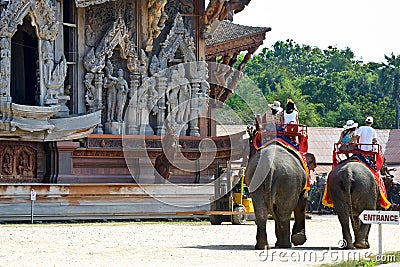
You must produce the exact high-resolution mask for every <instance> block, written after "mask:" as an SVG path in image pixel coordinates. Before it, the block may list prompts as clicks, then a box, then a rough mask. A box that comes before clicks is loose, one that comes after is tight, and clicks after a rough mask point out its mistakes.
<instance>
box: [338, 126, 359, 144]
mask: <svg viewBox="0 0 400 267" xmlns="http://www.w3.org/2000/svg"><path fill="white" fill-rule="evenodd" d="M357 127H358V123H356V122H354V121H353V120H348V121H347V122H346V125H344V126H343V128H344V130H343V131H342V133H341V134H340V138H339V141H338V142H337V144H339V145H340V147H339V150H341V151H346V150H353V149H354V146H353V145H352V144H351V140H352V139H353V137H354V136H355V135H356V129H357Z"/></svg>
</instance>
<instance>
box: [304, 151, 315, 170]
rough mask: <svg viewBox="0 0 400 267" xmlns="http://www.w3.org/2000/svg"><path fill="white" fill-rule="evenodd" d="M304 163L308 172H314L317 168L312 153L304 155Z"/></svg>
mask: <svg viewBox="0 0 400 267" xmlns="http://www.w3.org/2000/svg"><path fill="white" fill-rule="evenodd" d="M306 161H307V167H308V169H309V170H310V171H314V170H315V168H316V167H317V160H316V159H315V156H314V154H312V153H307V154H306Z"/></svg>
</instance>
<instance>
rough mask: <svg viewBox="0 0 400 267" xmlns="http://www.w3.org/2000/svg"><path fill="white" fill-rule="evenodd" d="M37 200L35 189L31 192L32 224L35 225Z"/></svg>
mask: <svg viewBox="0 0 400 267" xmlns="http://www.w3.org/2000/svg"><path fill="white" fill-rule="evenodd" d="M35 200H36V191H35V190H34V189H32V190H31V223H32V224H33V209H34V206H35Z"/></svg>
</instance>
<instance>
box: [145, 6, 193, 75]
mask: <svg viewBox="0 0 400 267" xmlns="http://www.w3.org/2000/svg"><path fill="white" fill-rule="evenodd" d="M161 47H162V48H161V51H160V54H159V56H158V57H156V56H153V58H152V61H151V64H150V72H151V73H152V74H153V75H154V72H155V71H162V70H165V69H167V67H168V62H172V61H173V60H174V59H176V58H175V57H176V52H177V51H178V50H179V52H180V54H181V55H182V58H180V59H178V60H180V61H181V62H182V63H184V62H191V61H195V60H196V55H195V54H194V50H195V45H194V41H193V38H192V37H191V36H190V34H189V32H188V31H187V30H186V29H185V24H184V23H183V19H182V16H181V15H180V14H179V13H178V14H177V15H176V18H175V21H174V25H173V27H172V28H171V31H170V32H169V34H168V36H167V38H166V40H165V41H164V42H163V43H162V44H161Z"/></svg>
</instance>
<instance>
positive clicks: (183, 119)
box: [177, 64, 191, 124]
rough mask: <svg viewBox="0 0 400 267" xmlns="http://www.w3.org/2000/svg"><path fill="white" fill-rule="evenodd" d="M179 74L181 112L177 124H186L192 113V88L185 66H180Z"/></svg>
mask: <svg viewBox="0 0 400 267" xmlns="http://www.w3.org/2000/svg"><path fill="white" fill-rule="evenodd" d="M178 73H179V84H180V90H179V101H178V102H179V111H178V115H177V122H178V123H179V124H186V123H187V122H188V120H189V113H190V98H191V87H190V83H189V80H188V79H187V78H186V77H185V67H184V65H183V64H179V65H178Z"/></svg>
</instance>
